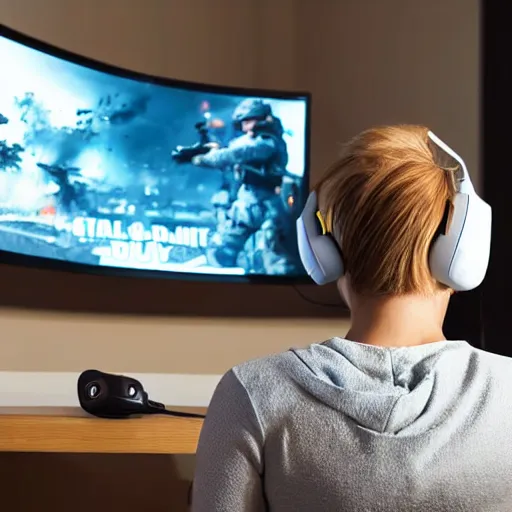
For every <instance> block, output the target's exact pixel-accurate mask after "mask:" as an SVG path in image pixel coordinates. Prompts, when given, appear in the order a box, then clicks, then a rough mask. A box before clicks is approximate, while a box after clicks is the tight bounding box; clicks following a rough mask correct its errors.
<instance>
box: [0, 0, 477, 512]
mask: <svg viewBox="0 0 512 512" xmlns="http://www.w3.org/2000/svg"><path fill="white" fill-rule="evenodd" d="M478 4H479V2H478V0H430V1H428V2H419V1H411V0H386V1H381V0H315V1H313V0H269V1H264V0H232V1H231V0H217V1H216V2H209V1H206V0H179V1H178V0H144V1H142V0H140V1H138V0H88V1H87V2H82V1H80V2H79V1H77V0H44V1H39V0H0V21H1V22H2V23H5V24H7V25H10V26H12V27H13V28H17V29H19V30H22V31H25V32H27V33H30V34H32V35H33V36H35V37H39V38H41V39H45V40H47V41H49V42H51V43H54V44H56V45H59V46H63V47H66V48H68V49H70V50H73V51H75V52H78V53H82V54H84V55H87V56H90V57H95V58H97V59H100V60H103V61H107V62H110V63H114V64H116V65H118V66H124V67H128V68H132V69H135V70H139V71H143V72H147V73H153V74H157V75H165V76H172V77H177V78H183V79H190V80H197V81H205V82H216V83H223V84H231V85H240V86H255V87H270V88H291V89H307V90H310V91H311V92H312V93H313V96H314V102H313V105H314V107H313V115H314V117H313V160H312V163H313V169H312V170H313V176H318V172H319V171H320V170H321V169H322V167H323V166H325V165H326V163H327V162H328V161H329V160H330V158H332V156H333V155H334V154H335V152H336V145H337V144H338V143H340V142H342V141H343V140H344V139H345V138H347V137H348V136H350V135H352V134H354V133H355V132H357V131H358V130H360V129H362V128H364V127H367V126H368V125H372V124H380V123H394V122H418V123H425V124H428V125H430V126H431V127H432V128H433V129H434V130H435V131H436V132H437V133H438V134H439V135H440V136H441V137H443V138H445V139H446V140H447V141H449V143H450V144H451V145H452V146H453V147H454V148H456V149H457V150H458V151H459V152H461V153H462V154H463V155H464V156H465V158H466V160H467V162H468V165H469V167H470V168H471V170H472V172H473V175H474V176H477V175H478V159H479V154H478V146H479V122H478V96H479V80H478V75H479V57H478V53H479V52H478V48H479V27H478V20H479V8H478ZM313 179H314V178H313ZM13 276H14V277H15V279H14V277H13ZM24 276H25V277H24ZM41 276H42V277H41ZM0 279H2V282H3V283H4V286H3V287H2V288H3V291H1V292H0V300H2V301H3V302H0V303H8V300H7V296H8V294H9V293H14V292H15V291H16V293H18V294H21V295H19V296H20V297H21V296H23V293H24V294H25V296H27V297H28V296H31V295H33V294H44V293H51V289H52V288H54V287H55V286H56V287H57V288H59V289H60V290H61V291H66V290H68V292H69V293H73V294H75V295H79V294H83V295H88V296H89V297H92V298H94V295H95V294H96V296H97V297H100V296H102V295H103V294H106V293H107V292H106V291H105V292H103V293H102V291H101V288H102V286H106V287H108V288H109V290H110V291H109V292H108V293H109V295H108V296H109V297H110V298H112V299H114V297H115V294H114V292H112V289H114V290H119V296H126V295H127V294H130V293H131V294H135V295H142V296H143V300H144V301H145V302H148V301H151V300H154V299H155V297H156V295H157V291H158V295H159V296H160V297H162V300H165V297H168V298H169V303H170V304H171V305H170V306H169V312H170V313H172V308H173V306H172V304H173V303H174V304H177V301H179V298H178V299H176V298H175V297H174V296H175V295H176V290H177V288H176V286H177V285H174V284H173V283H172V282H169V283H165V284H155V283H147V282H144V286H145V287H146V288H144V286H142V285H141V284H138V285H135V284H130V282H126V280H113V279H106V278H105V279H104V280H103V278H99V279H94V278H87V279H88V281H87V283H88V284H87V283H86V282H85V280H84V279H83V278H80V277H77V276H65V277H63V276H61V275H59V274H56V275H55V274H48V273H45V272H42V271H40V272H29V273H27V271H25V270H21V271H19V270H18V271H14V270H13V271H11V270H10V271H8V272H6V270H5V269H0ZM53 282H55V286H53V285H52V283H53ZM91 283H92V284H91ZM66 287H67V288H66ZM228 288H229V287H228ZM228 288H226V290H227V289H228ZM179 289H180V290H185V289H184V288H179ZM195 290H201V293H203V292H205V290H206V289H205V288H204V287H203V288H200V289H199V288H195ZM218 290H219V289H218V288H216V289H215V291H211V290H210V291H209V292H208V293H209V294H210V295H209V296H210V297H211V298H212V300H217V301H219V300H220V298H221V297H220V296H219V295H220V294H221V293H226V292H219V291H218ZM229 290H230V292H231V291H233V288H232V287H231V288H229ZM236 291H238V292H240V288H237V289H236ZM313 292H314V293H316V292H315V291H314V290H313ZM183 293H185V292H183ZM197 293H198V296H199V295H200V293H199V291H198V292H197ZM240 293H244V294H247V293H248V295H244V297H246V299H247V303H248V304H249V305H250V306H251V305H252V306H254V305H255V304H256V305H257V304H258V303H259V302H261V301H266V300H269V297H270V298H274V300H277V301H279V302H280V303H285V304H288V305H289V307H290V308H299V307H302V308H305V306H304V305H303V304H302V303H301V302H300V300H299V299H297V297H296V295H295V294H294V292H293V291H291V290H286V289H284V290H282V289H278V288H272V291H271V294H270V295H269V294H268V292H262V291H261V290H260V291H254V292H253V291H249V292H247V291H245V292H240ZM265 293H266V295H265ZM308 293H311V291H309V292H308ZM318 293H320V292H318ZM322 293H325V292H322ZM251 294H253V296H252V295H251ZM327 295H329V297H330V294H329V293H327ZM330 299H332V298H331V297H330ZM173 301H174V302H173ZM176 307H177V306H176ZM317 312H318V315H320V314H321V315H323V316H324V318H317V319H315V318H308V319H307V320H303V321H299V320H297V319H290V318H286V319H279V318H274V319H272V320H265V319H259V320H258V319H241V318H238V319H236V320H230V319H222V318H207V317H197V318H190V317H175V316H172V314H168V315H165V316H159V317H151V318H142V317H135V316H133V315H132V316H130V317H126V316H112V315H99V314H89V315H85V314H80V315H78V314H63V313H49V312H34V311H30V310H29V311H22V310H21V309H19V308H18V309H16V310H11V309H4V310H2V311H0V329H1V332H2V343H0V369H3V370H31V371H38V370H39V371H77V370H81V369H83V368H85V367H90V366H97V367H101V368H105V369H110V370H113V371H124V372H186V373H220V372H222V371H224V370H225V369H227V368H228V367H229V366H231V365H233V364H235V363H237V362H238V361H241V360H243V359H246V358H248V357H253V356H257V355H260V354H266V353H269V352H272V351H277V350H281V349H284V348H287V347H289V346H290V345H298V344H306V343H308V342H310V341H312V340H319V339H323V338H325V337H328V336H330V335H333V334H343V332H344V331H345V330H346V328H347V322H346V320H343V319H341V320H340V319H336V318H333V317H332V316H331V317H325V314H324V313H323V312H321V311H319V310H316V309H314V310H313V309H309V310H308V309H307V308H306V309H304V315H308V316H313V315H316V314H317ZM140 341H142V342H143V344H144V350H145V352H144V353H142V354H140V353H138V352H137V351H136V349H137V343H139V342H140ZM9 460H10V459H9ZM21 460H22V459H17V462H16V461H14V462H12V464H14V465H15V466H16V465H17V466H16V467H20V464H22V463H21ZM23 460H25V459H23ZM59 460H60V461H61V462H62V460H61V459H59ZM54 462H55V464H57V463H58V461H54ZM5 464H9V467H11V465H10V464H11V462H8V460H4V468H5V467H6V466H5ZM69 464H70V461H69V459H64V462H62V464H61V469H63V471H65V472H66V473H69V467H70V466H69ZM72 464H73V468H74V471H75V473H76V478H79V477H80V475H81V474H87V475H88V478H92V476H91V475H92V474H93V473H91V471H92V470H93V465H92V463H91V466H90V467H89V466H88V467H89V469H84V467H85V466H83V465H82V466H80V468H81V469H80V468H79V465H78V464H77V462H76V461H74V462H73V463H72ZM151 464H154V463H151ZM151 464H150V463H149V462H147V461H146V463H144V466H145V467H148V468H149V467H150V466H151ZM21 467H26V466H24V465H22V466H21ZM154 467H155V468H156V467H157V466H154ZM91 468H92V469H91ZM0 469H1V461H0ZM158 471H160V470H158ZM7 473H9V474H10V475H11V478H18V480H17V481H18V482H20V481H21V480H20V478H25V477H22V476H21V475H23V474H24V472H23V469H19V470H18V471H17V472H15V471H13V472H11V471H10V470H9V471H5V472H4V474H7ZM70 478H71V477H70ZM157 481H158V479H156V480H155V482H157ZM34 485H35V484H34ZM152 485H153V484H151V482H149V481H146V482H145V483H144V485H142V487H141V488H144V489H145V492H146V495H147V494H152V495H154V494H155V493H156V492H160V489H156V488H155V487H154V486H153V487H152ZM154 485H156V484H154ZM10 487H11V488H15V486H14V484H13V485H11V486H10ZM26 494H27V495H28V494H30V493H26ZM20 496H21V491H20ZM19 499H21V498H19ZM18 503H19V507H20V508H18V509H16V508H14V509H13V508H11V510H24V511H25V512H29V510H41V508H37V504H33V505H31V506H29V505H25V506H24V507H21V502H18ZM129 503H130V504H131V505H132V506H133V507H136V506H138V505H139V508H140V504H141V503H142V502H140V501H139V502H137V500H136V499H134V500H130V502H129ZM159 507H160V508H161V509H162V510H164V509H166V507H165V505H164V503H160V504H159V505H156V504H155V505H154V506H153V507H152V510H160V508H159ZM167 508H168V507H167ZM60 509H61V508H59V507H55V506H54V508H53V510H60ZM65 509H66V505H65V504H62V510H65ZM68 509H69V506H68ZM97 509H98V510H102V509H101V507H97ZM129 509H130V510H131V508H130V507H129V506H128V504H127V505H126V507H125V510H129ZM76 510H78V508H77V509H76ZM105 510H106V508H105ZM134 510H135V508H134ZM173 510H178V509H177V508H173Z"/></svg>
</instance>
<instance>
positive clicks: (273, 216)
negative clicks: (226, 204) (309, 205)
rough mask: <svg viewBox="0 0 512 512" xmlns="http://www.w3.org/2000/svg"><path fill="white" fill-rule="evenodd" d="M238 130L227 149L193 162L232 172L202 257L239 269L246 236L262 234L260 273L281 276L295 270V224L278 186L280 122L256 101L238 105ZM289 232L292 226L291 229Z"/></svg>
mask: <svg viewBox="0 0 512 512" xmlns="http://www.w3.org/2000/svg"><path fill="white" fill-rule="evenodd" d="M233 122H234V123H235V127H236V128H237V129H238V130H239V131H240V132H241V135H240V136H239V137H236V138H235V139H233V140H232V141H231V142H230V143H229V145H228V147H225V148H220V149H216V148H213V149H211V150H210V151H209V152H208V153H206V154H203V155H197V156H195V157H194V158H193V159H192V163H193V164H194V165H198V166H203V167H210V168H216V169H221V170H232V171H233V173H234V175H235V177H236V179H237V181H238V183H239V188H238V193H237V195H236V199H235V200H234V201H233V203H232V205H231V207H230V208H229V212H228V218H227V220H226V222H225V223H224V225H223V226H222V228H221V226H219V229H217V232H216V233H215V234H214V235H213V236H212V238H211V241H210V245H209V248H208V250H207V257H208V260H209V263H210V264H212V265H214V266H218V267H234V266H237V265H239V255H240V254H241V253H242V252H243V251H244V248H245V247H246V243H247V241H248V240H249V238H250V237H251V236H252V235H254V234H256V233H257V232H262V235H263V236H262V237H260V238H261V240H263V247H260V249H261V260H262V262H261V264H262V267H263V270H264V271H265V273H268V274H286V273H288V272H291V271H293V270H294V269H295V268H296V264H297V262H296V260H295V258H294V257H293V256H294V250H293V243H291V240H293V233H292V232H291V229H290V225H291V224H294V223H293V220H292V219H291V218H290V215H289V213H288V212H286V210H285V208H284V204H283V201H282V199H281V196H280V187H281V185H282V181H283V176H284V175H285V174H286V166H287V164H288V151H287V147H286V142H285V141H284V139H283V127H282V124H281V121H280V120H279V119H278V118H276V117H274V115H273V112H272V108H271V106H270V105H269V104H268V103H265V102H264V101H262V100H260V99H252V98H249V99H246V100H244V101H242V102H241V103H240V104H239V105H238V106H237V108H236V109H235V111H234V113H233ZM292 229H293V228H292Z"/></svg>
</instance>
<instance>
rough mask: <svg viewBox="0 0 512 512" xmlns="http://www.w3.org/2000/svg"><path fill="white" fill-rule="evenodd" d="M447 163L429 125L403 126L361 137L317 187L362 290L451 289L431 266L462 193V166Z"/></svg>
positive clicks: (357, 290) (355, 283)
mask: <svg viewBox="0 0 512 512" xmlns="http://www.w3.org/2000/svg"><path fill="white" fill-rule="evenodd" d="M443 164H444V162H442V161H441V155H440V154H438V153H436V149H435V146H434V145H433V144H432V143H431V142H430V141H429V137H428V128H426V127H423V126H413V125H399V126H387V127H381V128H374V129H370V130H367V131H364V132H362V133H361V134H359V135H358V136H357V137H355V138H354V139H352V140H351V141H349V142H348V143H347V144H346V145H345V146H344V148H343V151H342V154H341V156H340V158H339V159H338V160H337V161H336V162H335V163H334V164H333V165H332V166H331V167H330V168H329V169H328V171H327V173H326V175H325V176H324V177H323V179H322V181H321V183H320V184H319V185H318V186H317V192H318V197H319V206H320V210H321V211H322V213H323V216H324V218H325V219H326V223H327V228H328V230H329V231H330V232H331V233H332V234H333V236H334V238H335V239H336V241H337V243H338V245H339V247H340V248H341V251H342V254H343V260H344V264H345V271H346V273H347V274H348V275H349V276H350V284H351V288H352V290H353V291H354V292H355V293H357V294H360V295H366V296H378V295H405V294H430V293H432V292H434V291H436V290H438V289H440V288H443V287H444V286H442V285H441V284H439V283H437V282H436V281H435V279H434V278H433V277H432V275H431V273H430V270H429V264H428V257H429V251H430V248H431V245H432V242H433V240H434V239H435V237H436V235H437V233H439V232H440V229H443V224H446V222H447V221H449V219H447V214H449V211H450V210H449V208H448V206H447V205H449V204H450V203H451V200H452V199H453V197H454V195H455V179H454V173H455V171H456V169H455V168H453V167H452V168H447V167H446V166H445V165H443ZM341 234H342V235H341ZM444 288H446V287H444Z"/></svg>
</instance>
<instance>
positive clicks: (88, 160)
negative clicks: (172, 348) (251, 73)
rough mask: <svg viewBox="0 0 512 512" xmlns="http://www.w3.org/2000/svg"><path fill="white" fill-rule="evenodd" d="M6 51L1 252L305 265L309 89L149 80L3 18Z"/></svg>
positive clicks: (0, 110) (122, 264)
mask: <svg viewBox="0 0 512 512" xmlns="http://www.w3.org/2000/svg"><path fill="white" fill-rule="evenodd" d="M0 59H1V61H2V79H1V82H0V257H1V259H2V260H3V261H6V260H9V261H11V262H16V261H17V259H19V258H23V259H24V260H25V261H28V262H29V263H32V262H34V263H36V264H39V265H41V264H43V263H45V264H50V265H52V262H53V266H55V262H58V266H60V267H62V266H64V267H65V268H68V267H69V265H70V264H73V265H75V266H76V265H78V267H77V268H78V269H80V268H84V269H85V268H87V269H89V270H91V269H92V270H94V269H96V270H101V271H103V272H105V271H110V272H112V271H116V272H117V273H119V272H120V271H121V269H122V271H123V272H130V273H134V271H135V272H136V273H144V274H145V273H150V274H153V275H155V274H156V275H159V276H174V277H185V276H196V277H200V278H208V276H209V278H212V276H213V277H214V278H216V279H220V280H222V279H228V278H229V279H232V278H234V279H252V278H254V279H258V278H264V277H272V278H276V279H279V278H285V279H298V278H302V277H303V276H304V275H305V272H304V269H303V267H302V264H301V263H300V259H299V256H298V250H297V242H296V233H295V222H296V218H297V217H298V215H299V214H300V211H301V209H302V207H303V205H304V202H305V199H306V196H307V188H308V161H307V160H308V159H307V156H308V142H309V141H308V116H309V96H308V95H307V94H288V93H270V92H268V91H267V92H265V93H262V92H261V91H260V92H258V91H247V90H241V89H233V88H225V87H219V86H207V85H198V84H191V83H186V82H177V81H171V80H166V79H159V78H154V77H148V76H145V75H141V74H137V73H132V72H128V71H125V70H120V69H117V68H114V67H110V66H107V65H104V64H100V63H97V62H94V61H91V60H88V59H84V58H82V57H78V56H76V55H73V54H71V53H68V52H65V51H62V50H58V49H55V48H53V47H50V46H48V45H46V44H43V43H40V42H37V41H34V40H32V39H30V38H27V37H25V36H22V35H20V34H17V33H15V32H13V31H11V30H9V29H6V28H2V27H0ZM15 255H16V256H15ZM116 269H117V270H116Z"/></svg>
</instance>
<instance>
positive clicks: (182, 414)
mask: <svg viewBox="0 0 512 512" xmlns="http://www.w3.org/2000/svg"><path fill="white" fill-rule="evenodd" d="M158 414H165V415H166V416H175V417H178V418H201V419H204V418H206V415H204V414H195V413H193V412H180V411H170V410H169V409H162V411H160V412H159V413H158Z"/></svg>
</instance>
